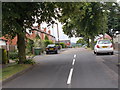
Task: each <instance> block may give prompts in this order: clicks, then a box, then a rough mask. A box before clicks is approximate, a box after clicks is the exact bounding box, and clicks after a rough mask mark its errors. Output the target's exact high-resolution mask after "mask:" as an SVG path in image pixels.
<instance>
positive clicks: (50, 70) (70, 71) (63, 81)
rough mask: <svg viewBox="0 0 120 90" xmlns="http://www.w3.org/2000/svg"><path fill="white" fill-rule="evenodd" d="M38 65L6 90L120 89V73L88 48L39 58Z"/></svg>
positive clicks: (16, 79) (68, 50)
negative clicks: (26, 89) (48, 89)
mask: <svg viewBox="0 0 120 90" xmlns="http://www.w3.org/2000/svg"><path fill="white" fill-rule="evenodd" d="M34 59H35V61H36V62H37V65H36V66H35V67H34V68H33V69H32V70H30V71H28V72H26V73H24V74H23V75H21V76H19V77H17V78H15V79H14V80H12V81H10V82H8V83H6V84H5V85H3V88H118V74H117V73H116V72H114V71H113V70H112V69H110V68H109V67H108V66H107V65H105V64H104V63H103V59H102V58H100V57H98V56H96V55H94V54H93V52H92V51H90V50H86V49H84V48H71V49H67V50H66V51H64V52H61V53H60V54H49V55H44V56H36V57H35V58H34Z"/></svg>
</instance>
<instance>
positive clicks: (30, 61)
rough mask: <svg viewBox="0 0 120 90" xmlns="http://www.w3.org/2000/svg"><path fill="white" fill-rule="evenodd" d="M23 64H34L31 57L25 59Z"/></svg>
mask: <svg viewBox="0 0 120 90" xmlns="http://www.w3.org/2000/svg"><path fill="white" fill-rule="evenodd" d="M24 64H32V65H33V64H35V61H33V60H32V59H27V60H25V61H24Z"/></svg>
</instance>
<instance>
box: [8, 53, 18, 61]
mask: <svg viewBox="0 0 120 90" xmlns="http://www.w3.org/2000/svg"><path fill="white" fill-rule="evenodd" d="M8 55H9V59H12V60H14V59H18V53H17V52H9V54H8Z"/></svg>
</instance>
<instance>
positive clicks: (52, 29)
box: [41, 22, 79, 43]
mask: <svg viewBox="0 0 120 90" xmlns="http://www.w3.org/2000/svg"><path fill="white" fill-rule="evenodd" d="M57 23H58V29H59V39H60V40H71V42H73V43H76V41H77V40H78V39H79V38H75V37H72V38H69V37H68V36H67V35H66V34H64V32H63V29H62V24H61V23H60V22H57ZM45 27H47V24H46V23H42V24H41V28H45ZM49 29H50V30H51V34H52V35H53V36H55V37H56V40H58V35H57V24H54V25H53V28H52V25H51V26H49V27H48V30H49Z"/></svg>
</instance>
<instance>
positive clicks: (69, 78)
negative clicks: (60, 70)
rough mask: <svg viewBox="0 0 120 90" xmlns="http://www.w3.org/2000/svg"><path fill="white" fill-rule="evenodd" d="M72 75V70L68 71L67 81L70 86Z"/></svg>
mask: <svg viewBox="0 0 120 90" xmlns="http://www.w3.org/2000/svg"><path fill="white" fill-rule="evenodd" d="M72 74H73V68H71V69H70V73H69V77H68V80H67V84H68V85H69V84H71V78H72Z"/></svg>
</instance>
